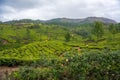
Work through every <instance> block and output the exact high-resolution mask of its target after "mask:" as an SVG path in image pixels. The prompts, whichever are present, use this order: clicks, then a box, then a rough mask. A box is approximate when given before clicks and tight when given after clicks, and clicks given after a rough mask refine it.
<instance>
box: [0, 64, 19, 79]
mask: <svg viewBox="0 0 120 80" xmlns="http://www.w3.org/2000/svg"><path fill="white" fill-rule="evenodd" d="M18 69H19V68H18V67H6V66H3V67H0V80H1V79H3V78H5V77H6V75H8V74H10V73H11V72H13V71H17V70H18Z"/></svg>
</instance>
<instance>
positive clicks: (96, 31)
mask: <svg viewBox="0 0 120 80" xmlns="http://www.w3.org/2000/svg"><path fill="white" fill-rule="evenodd" d="M92 34H93V35H95V36H96V37H97V39H99V38H101V37H102V36H103V34H104V29H103V24H102V22H98V21H96V22H95V23H94V26H93V29H92Z"/></svg>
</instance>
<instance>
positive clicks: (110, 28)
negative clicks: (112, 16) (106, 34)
mask: <svg viewBox="0 0 120 80" xmlns="http://www.w3.org/2000/svg"><path fill="white" fill-rule="evenodd" d="M109 31H110V32H111V33H112V34H115V33H117V28H116V26H115V25H114V24H111V25H110V26H109Z"/></svg>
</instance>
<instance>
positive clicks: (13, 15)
mask: <svg viewBox="0 0 120 80" xmlns="http://www.w3.org/2000/svg"><path fill="white" fill-rule="evenodd" d="M91 16H92V17H93V16H96V17H106V18H110V19H114V20H116V21H118V22H120V0H0V21H8V20H13V19H15V20H16V19H26V18H29V19H41V20H47V19H52V18H58V17H59V18H62V17H67V18H85V17H91Z"/></svg>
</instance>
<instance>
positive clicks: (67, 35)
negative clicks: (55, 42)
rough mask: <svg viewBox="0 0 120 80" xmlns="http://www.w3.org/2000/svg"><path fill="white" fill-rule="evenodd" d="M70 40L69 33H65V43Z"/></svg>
mask: <svg viewBox="0 0 120 80" xmlns="http://www.w3.org/2000/svg"><path fill="white" fill-rule="evenodd" d="M70 39H71V35H70V33H67V34H66V35H65V41H66V42H69V41H70Z"/></svg>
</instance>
